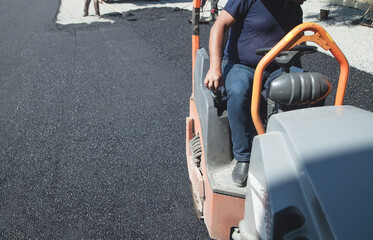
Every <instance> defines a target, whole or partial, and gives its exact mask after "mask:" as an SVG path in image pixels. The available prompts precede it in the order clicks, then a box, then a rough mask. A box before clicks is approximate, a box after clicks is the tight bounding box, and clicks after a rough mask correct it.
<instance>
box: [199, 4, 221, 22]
mask: <svg viewBox="0 0 373 240" xmlns="http://www.w3.org/2000/svg"><path fill="white" fill-rule="evenodd" d="M218 2H219V0H211V10H210V16H209V17H208V18H206V19H205V20H206V21H208V22H210V21H215V20H216V18H217V17H218V15H219V9H218ZM206 3H207V0H202V5H201V8H202V9H204V6H205V5H206Z"/></svg>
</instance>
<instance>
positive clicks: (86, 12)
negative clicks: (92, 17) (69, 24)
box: [83, 0, 100, 17]
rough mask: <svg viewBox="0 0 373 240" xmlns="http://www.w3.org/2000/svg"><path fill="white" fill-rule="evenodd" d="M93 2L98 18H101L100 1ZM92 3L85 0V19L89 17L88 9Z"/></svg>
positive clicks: (89, 0)
mask: <svg viewBox="0 0 373 240" xmlns="http://www.w3.org/2000/svg"><path fill="white" fill-rule="evenodd" d="M93 1H94V2H93V6H94V7H95V12H96V16H97V17H99V16H100V6H99V1H100V0H93ZM90 3H91V0H85V2H84V13H83V17H86V16H88V9H89V4H90Z"/></svg>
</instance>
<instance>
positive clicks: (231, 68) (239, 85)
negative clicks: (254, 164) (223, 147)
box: [222, 60, 302, 162]
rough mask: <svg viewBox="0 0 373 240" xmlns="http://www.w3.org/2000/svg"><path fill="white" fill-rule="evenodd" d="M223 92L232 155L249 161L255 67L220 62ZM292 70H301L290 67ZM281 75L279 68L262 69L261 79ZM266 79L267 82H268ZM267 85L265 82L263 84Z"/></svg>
mask: <svg viewBox="0 0 373 240" xmlns="http://www.w3.org/2000/svg"><path fill="white" fill-rule="evenodd" d="M222 70H223V75H224V78H225V82H224V91H225V92H224V93H225V95H226V97H227V110H228V120H229V125H230V128H231V135H232V144H233V155H234V158H235V159H236V160H237V161H242V162H248V161H250V153H251V134H252V129H253V123H252V119H251V94H252V86H253V79H254V73H255V69H254V68H251V67H248V66H246V65H243V64H238V63H233V62H228V61H227V60H223V63H222ZM291 71H292V72H295V71H302V70H301V69H300V68H296V67H292V68H291ZM279 75H281V69H279V70H276V71H274V72H273V73H269V72H267V71H264V73H263V81H266V80H268V81H271V80H274V79H275V78H276V77H278V76H279ZM268 81H267V82H268ZM265 85H266V86H267V85H268V84H267V83H266V84H265Z"/></svg>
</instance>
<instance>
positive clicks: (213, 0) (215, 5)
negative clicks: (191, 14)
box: [211, 0, 219, 20]
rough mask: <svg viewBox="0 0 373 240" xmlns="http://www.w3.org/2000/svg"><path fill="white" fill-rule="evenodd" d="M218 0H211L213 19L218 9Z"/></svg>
mask: <svg viewBox="0 0 373 240" xmlns="http://www.w3.org/2000/svg"><path fill="white" fill-rule="evenodd" d="M218 2H219V0H211V17H212V18H213V19H214V20H215V19H216V18H217V16H218V14H219V12H218V11H219V9H218Z"/></svg>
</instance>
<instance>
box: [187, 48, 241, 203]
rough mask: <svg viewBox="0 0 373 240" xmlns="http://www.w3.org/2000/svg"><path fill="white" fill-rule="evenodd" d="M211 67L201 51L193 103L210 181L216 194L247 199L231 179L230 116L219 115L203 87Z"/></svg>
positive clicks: (197, 58)
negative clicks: (198, 121)
mask: <svg viewBox="0 0 373 240" xmlns="http://www.w3.org/2000/svg"><path fill="white" fill-rule="evenodd" d="M209 66H210V62H209V57H208V55H207V52H206V50H205V49H199V50H198V51H197V54H196V63H195V68H194V96H193V100H194V102H195V104H196V107H197V111H198V116H199V118H200V122H201V128H202V138H203V148H204V150H205V152H204V154H205V159H206V165H207V173H208V178H209V180H210V184H211V186H212V188H213V191H214V192H217V193H222V194H227V195H234V196H239V197H244V193H245V189H244V188H238V187H236V186H235V184H234V183H233V181H232V180H231V176H230V173H231V171H232V168H233V166H234V164H235V162H233V161H232V160H233V155H232V148H231V139H230V129H229V124H228V117H227V114H226V112H224V113H223V115H222V116H220V117H219V116H218V112H217V108H215V106H214V101H213V98H212V96H211V93H210V92H209V91H208V90H207V89H206V87H205V86H204V84H203V81H204V78H205V76H206V73H207V71H208V69H209Z"/></svg>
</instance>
